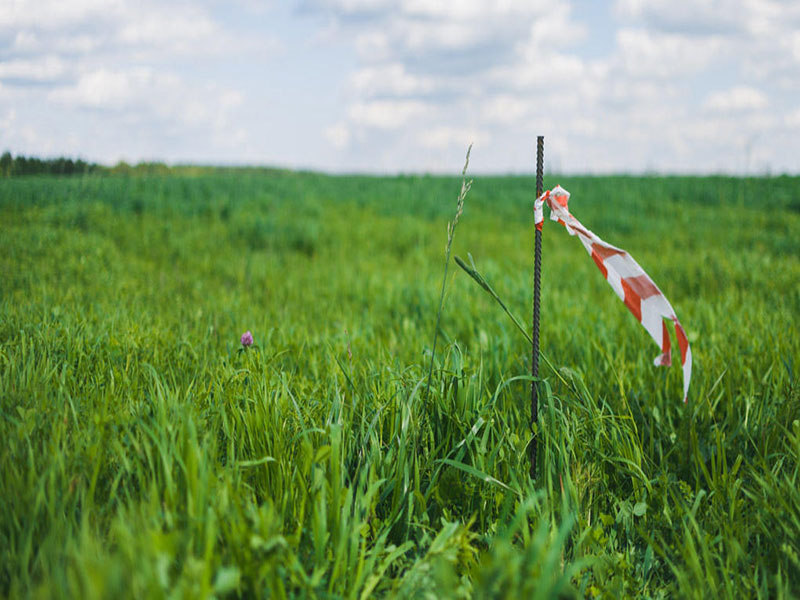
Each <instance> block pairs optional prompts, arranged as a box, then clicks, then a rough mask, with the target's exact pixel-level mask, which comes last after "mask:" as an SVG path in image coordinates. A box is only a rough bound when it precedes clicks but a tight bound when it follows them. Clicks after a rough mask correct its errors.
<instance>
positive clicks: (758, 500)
mask: <svg viewBox="0 0 800 600" xmlns="http://www.w3.org/2000/svg"><path fill="white" fill-rule="evenodd" d="M457 166H458V165H456V166H455V167H457ZM454 170H455V169H454ZM555 183H561V184H562V185H564V187H566V188H567V189H568V190H570V191H571V192H572V200H571V206H570V208H571V209H572V211H573V212H574V213H575V214H576V216H577V217H578V218H579V219H581V220H582V221H583V222H584V223H585V224H586V225H587V226H589V227H591V228H592V229H593V230H594V231H596V232H597V233H598V234H599V235H601V236H602V237H603V238H605V239H606V240H608V241H609V242H611V243H613V244H616V245H618V246H621V247H623V248H625V249H627V250H628V251H630V252H631V254H632V255H633V256H634V257H635V258H636V260H637V261H638V262H639V263H640V264H641V265H642V266H643V267H644V268H645V269H647V271H648V272H649V273H650V275H651V276H652V277H653V279H654V280H655V281H656V282H657V283H658V285H659V286H660V287H661V288H662V289H663V290H664V292H665V293H666V294H667V296H668V298H669V299H670V301H671V303H672V304H673V306H674V307H675V309H676V311H677V313H678V316H679V317H680V319H681V322H682V323H683V324H684V326H685V327H686V329H687V332H688V334H689V339H690V341H691V342H692V351H693V354H694V365H695V367H694V376H693V379H692V387H691V390H690V395H689V402H688V404H686V405H684V404H683V403H682V402H681V373H680V367H679V366H675V367H673V368H671V369H656V368H654V367H653V366H652V363H651V360H652V357H653V356H655V354H657V352H658V349H657V348H656V347H655V345H654V344H652V341H651V340H650V339H649V338H648V337H647V335H646V334H645V332H644V330H642V328H641V326H640V325H639V324H638V323H636V321H635V320H634V319H633V318H631V316H630V315H629V313H628V312H627V310H626V309H625V307H624V306H623V304H622V303H621V302H619V300H618V299H617V298H616V297H615V296H614V294H613V292H612V291H611V289H610V288H609V287H608V285H607V283H606V282H605V281H604V280H603V278H602V276H601V275H600V274H599V272H598V271H597V269H596V267H595V266H594V264H593V263H592V261H591V260H590V259H589V258H588V257H587V256H586V254H585V251H584V250H583V248H582V247H581V246H580V244H579V243H578V242H577V241H576V240H575V239H572V238H570V237H569V236H567V235H566V234H565V232H564V231H563V228H561V227H558V226H556V225H554V224H551V225H546V227H545V231H544V261H543V279H542V281H543V297H542V350H543V351H544V352H545V354H546V355H547V357H548V358H549V359H550V360H551V361H552V362H553V364H554V365H556V368H557V369H558V370H559V375H560V377H557V376H556V375H555V374H554V373H553V372H552V371H551V370H549V369H548V368H547V367H546V366H545V365H542V374H543V376H544V377H545V384H544V389H543V393H542V394H541V396H540V411H541V413H540V415H541V416H540V443H541V446H540V452H539V457H540V465H539V474H540V476H539V480H538V481H536V482H535V484H532V483H531V482H530V481H529V478H528V475H527V470H528V469H527V458H526V453H525V447H526V444H527V442H528V439H529V436H530V432H529V429H528V414H527V407H528V401H529V385H530V383H529V378H528V377H527V376H526V373H528V372H529V371H528V370H529V360H530V351H529V346H528V345H527V343H526V341H525V339H524V337H523V336H522V335H521V334H520V332H519V331H517V330H516V328H515V326H514V324H513V323H512V322H511V320H509V319H508V317H507V316H506V315H505V314H504V313H503V312H502V311H501V310H500V309H499V307H498V306H497V305H496V303H495V302H494V300H492V299H491V298H490V297H489V296H488V295H487V294H486V293H485V292H484V291H483V290H482V289H480V288H479V287H478V286H477V285H476V284H475V282H473V281H472V280H471V279H470V278H469V277H468V276H467V275H466V274H465V273H464V272H463V271H462V270H461V269H458V268H457V267H455V266H453V268H451V269H450V275H449V277H448V280H447V287H446V294H445V300H444V310H443V313H442V319H441V328H440V337H439V342H440V343H439V344H438V349H437V354H436V357H435V367H434V374H433V382H432V386H431V391H430V398H429V410H428V411H427V412H426V411H425V410H424V404H423V394H424V389H425V384H426V379H427V374H428V366H429V361H430V346H431V343H432V340H433V328H434V323H435V320H436V313H437V308H438V305H439V292H440V286H441V277H442V270H443V264H444V263H443V259H444V252H443V250H444V246H445V242H446V238H447V234H446V223H447V221H448V220H450V219H451V218H452V217H453V212H454V209H455V200H456V196H457V194H458V190H459V185H460V179H459V178H456V177H453V178H433V177H393V178H379V177H330V176H323V175H318V174H310V173H291V172H281V171H255V170H238V171H237V170H213V171H208V172H203V171H199V170H198V171H193V172H189V171H187V172H183V173H181V172H178V173H173V174H171V175H160V176H142V177H131V178H127V177H111V176H109V177H99V176H98V177H87V178H69V179H67V178H47V177H41V178H19V179H10V180H0V232H1V233H0V273H1V274H2V279H1V280H0V411H1V412H2V415H1V416H0V428H1V429H0V440H2V443H0V595H3V596H8V597H14V598H16V597H26V596H32V597H66V598H74V597H80V598H95V597H97V598H99V597H105V598H108V597H113V598H117V597H134V598H142V597H167V596H169V597H210V596H212V595H214V596H217V597H231V598H236V597H274V598H284V597H297V596H301V597H316V598H368V597H374V596H384V597H386V596H389V597H429V598H440V597H469V596H474V597H506V598H533V597H539V598H551V597H556V596H558V597H572V596H586V597H605V598H616V597H620V596H640V597H651V598H659V597H706V598H707V597H745V598H753V597H768V598H784V597H796V596H798V595H800V466H799V463H798V456H799V455H800V393H799V392H798V382H797V371H798V369H800V335H798V320H799V319H798V315H800V285H798V282H800V241H799V240H798V234H800V180H799V179H797V178H771V179H731V178H677V177H676V178H634V177H606V178H566V177H565V178H561V179H560V180H559V181H556V180H554V179H551V180H547V178H546V181H545V185H546V186H547V187H551V186H552V185H554V184H555ZM533 187H534V186H533V180H532V179H529V178H521V177H517V178H515V177H482V176H478V177H476V178H475V183H474V186H473V189H472V191H471V192H470V195H469V196H468V197H467V199H466V205H465V209H464V214H463V216H462V217H461V222H460V226H459V229H458V236H457V237H456V239H455V241H454V246H453V254H454V255H459V256H461V257H463V258H465V259H466V258H467V253H471V255H472V256H473V257H474V260H475V264H476V266H477V267H478V269H479V271H480V272H481V273H482V274H483V276H484V277H485V278H486V280H487V281H488V282H489V283H490V284H491V286H492V287H493V288H494V289H495V290H496V291H497V293H498V294H499V295H500V296H501V297H502V298H503V300H504V301H505V303H506V305H507V306H508V307H509V309H510V310H511V311H512V312H514V313H515V314H516V315H518V316H519V317H520V318H521V319H522V320H523V322H529V319H530V306H531V297H530V294H531V287H532V283H531V282H532V272H531V270H532V262H533V257H532V246H533V235H532V204H533ZM248 329H249V330H251V331H252V332H253V334H254V337H255V339H256V345H255V346H254V347H252V348H250V349H249V350H247V351H242V350H241V349H240V345H239V336H240V335H241V333H242V332H244V331H245V330H248ZM562 379H563V381H562Z"/></svg>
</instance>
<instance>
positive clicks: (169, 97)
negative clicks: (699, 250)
mask: <svg viewBox="0 0 800 600" xmlns="http://www.w3.org/2000/svg"><path fill="white" fill-rule="evenodd" d="M537 134H543V135H545V136H546V153H545V154H546V159H547V169H548V171H550V172H553V171H559V172H568V173H576V172H579V173H604V172H645V171H647V172H651V171H657V172H687V173H694V172H728V173H741V172H745V171H750V172H758V173H763V172H767V171H769V172H772V173H780V172H789V173H798V172H800V151H798V150H800V146H799V145H798V141H797V140H798V139H800V1H797V0H793V1H791V2H790V1H768V0H764V1H751V0H738V1H736V0H730V1H728V0H719V1H706V0H695V1H691V2H690V1H684V0H649V1H643V0H619V1H617V2H608V3H603V2H596V1H591V0H573V1H572V2H558V1H555V0H462V1H450V2H445V1H442V0H299V1H296V2H278V1H274V0H273V1H266V2H256V1H255V0H239V1H234V2H223V1H213V0H212V1H208V2H199V1H195V2H176V1H173V0H162V1H155V0H152V1H151V0H0V151H2V150H6V149H7V150H10V151H11V152H12V153H14V154H18V153H22V154H35V155H39V156H55V155H69V156H81V157H83V158H87V159H90V160H95V161H99V162H103V163H114V162H116V161H118V160H121V159H124V160H127V161H129V162H137V161H140V160H164V161H167V162H170V163H176V162H181V163H183V162H194V163H225V164H268V165H277V166H285V167H292V168H312V169H321V170H327V171H337V172H338V171H368V172H397V171H402V172H409V171H424V172H450V173H457V172H458V171H459V170H460V168H461V166H462V162H463V156H464V152H465V149H466V146H467V144H468V143H469V142H471V141H474V143H475V147H474V150H473V160H472V170H473V172H530V171H531V170H532V164H533V161H534V145H535V136H536V135H537Z"/></svg>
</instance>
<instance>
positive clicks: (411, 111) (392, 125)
mask: <svg viewBox="0 0 800 600" xmlns="http://www.w3.org/2000/svg"><path fill="white" fill-rule="evenodd" d="M428 111H429V108H428V106H426V104H425V103H423V102H420V101H417V100H373V101H368V102H359V103H356V104H353V105H352V106H351V107H350V110H349V116H350V118H351V119H352V120H353V122H354V123H356V124H358V125H367V126H370V127H376V128H378V129H388V130H392V129H399V128H401V127H403V126H404V125H406V124H407V123H408V122H409V121H410V120H412V119H417V118H419V117H421V116H423V115H425V113H426V112H428Z"/></svg>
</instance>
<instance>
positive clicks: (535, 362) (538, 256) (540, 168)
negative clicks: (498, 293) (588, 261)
mask: <svg viewBox="0 0 800 600" xmlns="http://www.w3.org/2000/svg"><path fill="white" fill-rule="evenodd" d="M543 176H544V136H543V135H540V136H538V137H537V138H536V197H537V198H538V197H539V196H541V195H542V191H543V190H544V184H543V181H542V180H543ZM534 235H535V236H536V237H535V240H534V244H535V245H534V254H533V335H532V336H531V338H532V339H533V344H532V349H531V376H532V377H533V378H534V380H533V381H531V431H533V430H534V428H535V427H536V424H537V423H538V421H539V384H538V383H537V382H536V380H535V379H536V378H537V377H539V295H540V293H541V280H542V228H541V227H540V226H537V227H536V229H535V234H534ZM537 447H538V440H537V439H536V433H535V432H534V433H532V437H531V443H530V444H529V445H528V452H529V454H530V459H531V471H530V475H531V479H535V478H536V451H537Z"/></svg>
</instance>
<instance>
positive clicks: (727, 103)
mask: <svg viewBox="0 0 800 600" xmlns="http://www.w3.org/2000/svg"><path fill="white" fill-rule="evenodd" d="M768 104H769V100H768V99H767V96H766V94H764V92H762V91H760V90H757V89H755V88H752V87H747V86H743V85H742V86H736V87H732V88H730V89H727V90H723V91H719V92H714V93H713V94H711V95H709V96H708V98H706V101H705V103H704V106H705V107H706V108H707V109H710V110H713V111H718V112H734V111H743V110H758V109H762V108H766V107H767V105H768Z"/></svg>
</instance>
